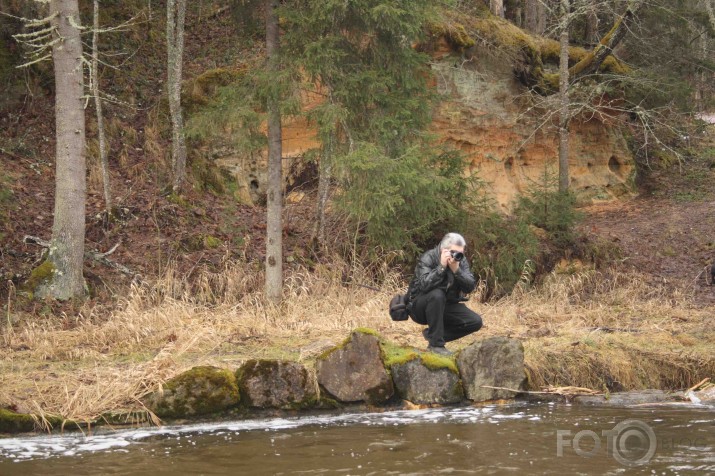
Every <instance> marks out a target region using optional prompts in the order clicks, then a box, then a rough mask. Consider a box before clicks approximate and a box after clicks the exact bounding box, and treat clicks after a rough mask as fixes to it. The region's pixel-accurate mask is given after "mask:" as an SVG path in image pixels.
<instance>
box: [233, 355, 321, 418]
mask: <svg viewBox="0 0 715 476" xmlns="http://www.w3.org/2000/svg"><path fill="white" fill-rule="evenodd" d="M236 379H237V381H238V387H239V389H240V391H241V401H242V402H243V404H244V405H248V406H250V407H256V408H283V409H294V408H306V407H310V406H312V405H314V404H315V403H316V402H317V400H318V384H317V382H316V380H315V375H313V373H312V372H310V371H308V369H306V368H305V366H304V365H302V364H299V363H298V362H287V361H281V360H249V361H248V362H246V363H245V364H243V365H242V366H241V367H240V368H239V369H238V371H236Z"/></svg>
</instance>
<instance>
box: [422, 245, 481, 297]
mask: <svg viewBox="0 0 715 476" xmlns="http://www.w3.org/2000/svg"><path fill="white" fill-rule="evenodd" d="M476 287H477V280H476V279H475V278H474V275H473V274H472V272H471V271H470V270H469V263H468V262H467V259H466V258H465V259H463V260H462V261H460V262H459V268H458V269H457V272H456V273H453V272H452V270H451V269H450V268H449V267H446V268H443V267H442V264H441V263H440V249H439V246H437V247H436V248H433V249H431V250H429V251H427V252H426V253H425V254H423V255H422V257H420V260H419V261H418V262H417V266H416V267H415V277H414V278H412V282H411V283H410V288H409V295H410V302H414V300H415V299H416V298H417V297H419V296H420V295H422V294H427V293H428V292H430V291H432V290H433V289H435V288H441V289H444V290H445V292H446V293H447V302H450V303H455V302H459V301H460V300H461V298H462V296H463V295H464V294H468V293H471V292H472V291H474V288H476Z"/></svg>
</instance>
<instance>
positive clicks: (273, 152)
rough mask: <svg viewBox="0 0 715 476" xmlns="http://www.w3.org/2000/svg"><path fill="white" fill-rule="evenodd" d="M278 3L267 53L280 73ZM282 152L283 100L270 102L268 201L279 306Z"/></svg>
mask: <svg viewBox="0 0 715 476" xmlns="http://www.w3.org/2000/svg"><path fill="white" fill-rule="evenodd" d="M276 8H278V0H265V10H266V52H267V55H268V69H269V71H271V72H274V73H276V74H277V73H278V71H279V70H280V56H279V50H278V48H279V36H278V17H277V15H276ZM281 159H282V150H281V113H280V107H279V98H277V97H270V98H269V99H268V200H267V202H268V203H267V208H268V210H267V218H266V297H267V298H268V300H269V301H271V302H272V303H275V304H277V303H279V302H280V301H281V295H282V291H283V224H282V211H283V174H282V163H281Z"/></svg>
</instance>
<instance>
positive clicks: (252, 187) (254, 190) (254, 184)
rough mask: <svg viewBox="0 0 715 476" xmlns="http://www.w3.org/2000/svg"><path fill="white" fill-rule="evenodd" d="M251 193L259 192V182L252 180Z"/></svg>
mask: <svg viewBox="0 0 715 476" xmlns="http://www.w3.org/2000/svg"><path fill="white" fill-rule="evenodd" d="M250 185H251V192H258V180H256V179H253V180H251V184H250Z"/></svg>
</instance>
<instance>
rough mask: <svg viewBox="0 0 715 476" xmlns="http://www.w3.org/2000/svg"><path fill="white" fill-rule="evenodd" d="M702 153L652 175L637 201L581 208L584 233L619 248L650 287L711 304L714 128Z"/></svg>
mask: <svg viewBox="0 0 715 476" xmlns="http://www.w3.org/2000/svg"><path fill="white" fill-rule="evenodd" d="M699 147H700V149H701V151H702V152H701V153H700V154H699V155H697V156H695V157H692V158H689V159H688V160H686V161H685V162H684V163H683V164H682V165H681V166H680V167H678V166H677V165H675V166H673V167H671V168H670V169H668V170H658V171H654V172H652V174H651V175H650V177H649V179H648V181H647V183H646V184H645V186H644V187H643V190H642V193H641V195H640V196H638V197H636V198H634V199H632V200H625V201H616V202H611V203H608V204H600V205H595V206H591V207H588V208H586V209H585V211H586V212H587V219H586V221H585V223H584V225H583V230H584V231H585V232H586V233H587V234H590V235H592V236H595V237H600V238H603V239H604V240H606V241H609V242H612V243H613V244H614V245H616V246H617V247H619V248H620V249H621V252H622V259H621V261H622V263H623V265H624V266H626V267H628V268H633V269H635V270H638V271H640V272H643V273H645V274H647V275H650V276H651V279H652V280H653V283H654V284H655V283H660V284H666V285H668V286H669V287H674V288H679V289H682V290H683V291H684V292H687V293H693V295H694V297H695V298H696V301H697V302H701V303H708V304H713V303H715V287H713V286H710V279H709V277H708V272H709V266H710V265H712V264H713V263H715V189H714V188H713V186H712V184H713V183H714V182H715V126H710V128H709V130H708V131H707V136H705V137H704V139H703V141H702V143H701V144H700V145H699Z"/></svg>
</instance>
